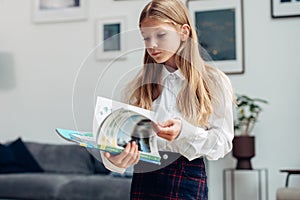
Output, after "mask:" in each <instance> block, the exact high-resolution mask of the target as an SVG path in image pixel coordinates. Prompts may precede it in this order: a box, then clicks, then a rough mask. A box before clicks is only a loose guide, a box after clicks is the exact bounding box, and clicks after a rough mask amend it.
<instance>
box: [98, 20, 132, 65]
mask: <svg viewBox="0 0 300 200" xmlns="http://www.w3.org/2000/svg"><path fill="white" fill-rule="evenodd" d="M125 22H126V17H125V16H119V17H103V18H99V19H98V20H97V23H96V30H97V31H96V45H97V46H96V59H97V60H112V59H125V55H124V53H125V50H126V46H125V34H124V33H123V34H122V32H124V30H125Z"/></svg>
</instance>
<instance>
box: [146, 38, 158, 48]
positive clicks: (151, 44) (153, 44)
mask: <svg viewBox="0 0 300 200" xmlns="http://www.w3.org/2000/svg"><path fill="white" fill-rule="evenodd" d="M157 47H158V44H157V41H156V40H153V39H152V40H151V41H150V42H149V45H148V48H151V49H155V48H157Z"/></svg>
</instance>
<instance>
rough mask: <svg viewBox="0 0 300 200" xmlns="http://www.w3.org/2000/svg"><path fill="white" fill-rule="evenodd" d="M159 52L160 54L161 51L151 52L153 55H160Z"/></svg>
mask: <svg viewBox="0 0 300 200" xmlns="http://www.w3.org/2000/svg"><path fill="white" fill-rule="evenodd" d="M159 54H160V52H154V53H151V55H152V56H157V55H159Z"/></svg>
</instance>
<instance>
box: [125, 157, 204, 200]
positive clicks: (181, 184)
mask: <svg viewBox="0 0 300 200" xmlns="http://www.w3.org/2000/svg"><path fill="white" fill-rule="evenodd" d="M130 199H131V200H139V199H143V200H153V199H168V200H191V199H195V200H207V199H208V188H207V177H206V172H205V164H204V161H203V158H198V159H195V160H192V161H189V160H188V159H186V158H185V157H183V156H180V157H179V158H178V159H177V160H175V161H174V162H173V163H171V164H170V165H167V166H166V167H164V168H162V169H159V170H156V171H152V172H146V173H134V175H133V178H132V183H131V192H130Z"/></svg>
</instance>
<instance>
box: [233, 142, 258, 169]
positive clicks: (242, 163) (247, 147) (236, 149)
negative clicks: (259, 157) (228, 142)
mask: <svg viewBox="0 0 300 200" xmlns="http://www.w3.org/2000/svg"><path fill="white" fill-rule="evenodd" d="M232 155H233V157H235V158H236V159H237V165H236V169H248V170H249V169H252V164H251V158H253V157H254V156H255V137H254V136H235V137H234V139H233V149H232Z"/></svg>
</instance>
